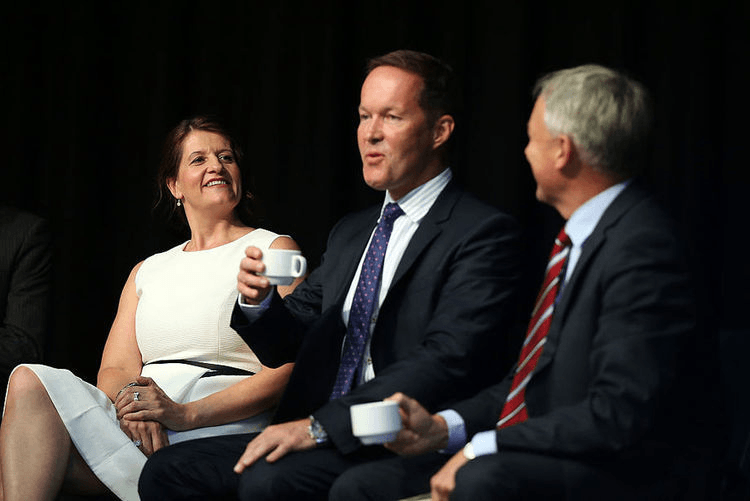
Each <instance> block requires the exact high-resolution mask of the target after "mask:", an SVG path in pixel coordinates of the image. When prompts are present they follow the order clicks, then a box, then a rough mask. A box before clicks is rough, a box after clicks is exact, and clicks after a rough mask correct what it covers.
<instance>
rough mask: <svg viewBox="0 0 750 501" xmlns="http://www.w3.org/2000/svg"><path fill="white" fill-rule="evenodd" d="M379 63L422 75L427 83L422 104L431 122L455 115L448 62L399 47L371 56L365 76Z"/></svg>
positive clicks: (454, 89) (453, 87)
mask: <svg viewBox="0 0 750 501" xmlns="http://www.w3.org/2000/svg"><path fill="white" fill-rule="evenodd" d="M379 66H394V67H396V68H399V69H401V70H404V71H408V72H409V73H414V74H415V75H418V76H419V77H421V78H422V81H423V82H424V86H423V87H422V92H421V94H420V96H419V106H420V107H421V108H422V110H423V111H424V112H425V114H426V115H427V118H428V120H429V121H430V122H431V123H434V121H435V120H437V119H438V118H439V117H441V116H442V115H446V114H448V115H451V116H453V117H454V118H455V113H456V112H457V102H458V99H457V92H456V82H455V77H454V73H453V69H452V68H451V67H450V66H449V65H447V64H446V63H444V62H443V61H441V60H440V59H438V58H436V57H434V56H431V55H429V54H425V53H424V52H417V51H413V50H396V51H393V52H389V53H388V54H385V55H382V56H379V57H375V58H372V59H370V60H369V61H368V62H367V66H366V68H365V78H367V75H369V74H370V73H371V72H372V70H374V69H375V68H377V67H379Z"/></svg>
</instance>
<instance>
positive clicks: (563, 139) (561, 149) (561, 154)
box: [553, 134, 575, 169]
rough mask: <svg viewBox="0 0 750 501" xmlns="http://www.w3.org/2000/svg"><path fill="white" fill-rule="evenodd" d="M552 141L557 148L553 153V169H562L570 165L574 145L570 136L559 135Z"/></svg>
mask: <svg viewBox="0 0 750 501" xmlns="http://www.w3.org/2000/svg"><path fill="white" fill-rule="evenodd" d="M553 141H555V143H556V147H557V149H556V151H555V167H557V168H558V169H562V168H564V167H565V166H566V165H568V164H570V161H571V160H572V156H573V155H574V154H575V145H574V144H573V140H572V139H571V138H570V136H566V135H565V134H560V135H559V136H557V137H556V138H554V139H553Z"/></svg>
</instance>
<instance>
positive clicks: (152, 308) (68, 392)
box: [24, 229, 279, 500]
mask: <svg viewBox="0 0 750 501" xmlns="http://www.w3.org/2000/svg"><path fill="white" fill-rule="evenodd" d="M278 236H279V235H277V234H275V233H272V232H270V231H267V230H263V229H256V230H254V231H252V232H250V233H248V234H247V235H245V236H243V237H241V238H239V239H237V240H235V241H234V242H230V243H228V244H225V245H222V246H221V247H216V248H214V249H209V250H204V251H196V252H185V251H183V250H182V249H183V248H184V247H185V243H183V244H181V245H179V246H177V247H174V248H172V249H170V250H168V251H166V252H162V253H160V254H155V255H153V256H151V257H149V258H148V259H146V260H145V261H144V262H143V264H142V265H141V268H140V269H139V270H138V273H137V274H136V277H135V285H136V293H137V294H138V298H139V299H138V306H137V310H136V339H137V341H138V347H139V349H140V351H141V355H142V360H143V364H144V367H143V370H142V372H141V374H142V375H143V376H148V377H151V378H153V379H154V381H155V382H156V383H157V384H158V385H159V386H160V387H161V388H162V389H163V390H164V392H165V393H166V394H167V395H169V397H170V398H171V399H172V400H174V401H175V402H178V403H185V402H191V401H194V400H198V399H200V398H203V397H205V396H207V395H210V394H212V393H215V392H217V391H220V390H222V389H224V388H227V387H229V386H231V385H233V384H235V383H237V382H239V381H241V380H242V379H244V378H247V377H251V376H247V375H239V376H238V375H212V376H210V377H201V376H204V374H206V373H207V372H209V369H205V368H202V367H197V366H193V365H188V364H185V363H156V364H152V365H150V364H149V362H157V361H161V362H163V361H172V360H188V361H197V362H203V363H209V364H215V365H222V366H228V367H232V368H237V369H243V370H246V371H250V372H252V373H257V372H258V371H260V370H261V364H260V362H259V361H258V359H257V357H256V356H255V354H254V353H253V352H252V350H250V348H249V347H248V346H247V344H245V342H244V341H242V339H241V338H240V337H239V336H238V335H237V333H236V332H235V331H234V330H232V329H231V328H230V327H229V321H230V317H231V314H232V308H233V306H234V303H235V301H237V294H238V293H237V272H238V271H239V263H240V260H241V259H242V258H243V257H244V254H245V248H246V247H247V246H249V245H254V246H256V247H258V248H260V249H261V250H262V251H264V250H265V249H268V247H269V246H270V245H271V242H273V241H274V240H275V239H276V238H278ZM24 365H25V366H26V367H28V368H30V369H31V370H33V371H34V373H35V374H36V375H37V376H38V377H39V379H40V380H41V381H42V383H43V384H44V386H45V388H46V389H47V392H48V393H49V395H50V398H51V399H52V402H53V403H54V405H55V407H56V408H57V411H58V412H59V414H60V417H61V418H62V421H63V422H64V423H65V427H66V428H67V430H68V433H69V434H70V438H71V439H72V441H73V443H74V444H75V447H76V449H78V451H79V452H80V454H81V456H82V457H83V459H84V460H85V461H86V463H87V464H88V465H89V467H90V468H91V470H92V471H93V472H94V473H95V474H96V476H97V477H99V479H100V480H101V481H102V482H103V483H104V484H105V485H106V486H107V487H108V488H109V489H110V490H111V491H112V492H114V493H115V495H117V496H118V497H119V498H120V499H124V500H138V499H139V497H138V492H137V487H138V476H139V475H140V472H141V469H142V468H143V465H144V464H145V462H146V457H145V456H144V455H143V453H141V451H140V450H139V449H138V448H137V447H136V446H135V445H134V444H133V442H132V441H131V440H130V439H129V438H128V436H127V435H126V434H125V433H123V432H122V431H121V430H120V426H119V424H118V421H117V417H116V410H115V407H114V404H113V403H112V402H111V401H110V400H109V397H107V395H106V394H105V393H104V392H102V391H100V390H99V389H98V388H96V387H95V386H93V385H91V384H89V383H87V382H85V381H83V380H82V379H80V378H78V377H76V376H75V375H73V373H71V372H70V371H68V370H66V369H55V368H52V367H48V366H45V365H39V364H24ZM269 420H270V412H266V413H263V414H261V415H258V416H254V417H252V418H250V419H246V420H243V421H239V422H234V423H229V424H225V425H221V426H212V427H207V428H200V429H196V430H189V431H184V432H173V431H168V434H169V442H170V443H171V444H174V443H177V442H181V441H184V440H190V439H194V438H200V437H207V436H216V435H228V434H233V433H250V432H255V431H260V430H261V429H263V428H264V427H265V426H266V425H267V424H268V422H269Z"/></svg>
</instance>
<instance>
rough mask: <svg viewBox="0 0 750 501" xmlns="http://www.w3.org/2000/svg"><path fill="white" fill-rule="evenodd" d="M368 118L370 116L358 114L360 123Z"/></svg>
mask: <svg viewBox="0 0 750 501" xmlns="http://www.w3.org/2000/svg"><path fill="white" fill-rule="evenodd" d="M368 118H370V115H368V114H367V113H360V114H359V121H360V122H362V121H364V120H367V119H368Z"/></svg>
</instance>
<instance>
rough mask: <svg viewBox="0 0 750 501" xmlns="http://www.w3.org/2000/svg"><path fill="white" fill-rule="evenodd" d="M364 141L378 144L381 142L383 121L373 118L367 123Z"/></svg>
mask: <svg viewBox="0 0 750 501" xmlns="http://www.w3.org/2000/svg"><path fill="white" fill-rule="evenodd" d="M366 139H367V141H368V142H370V143H373V144H375V143H379V142H380V141H382V140H383V121H382V120H380V119H379V118H374V119H372V120H371V121H370V123H369V128H368V129H367V136H366Z"/></svg>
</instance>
